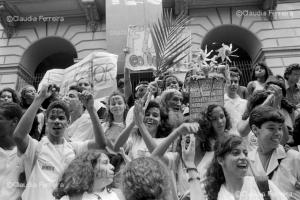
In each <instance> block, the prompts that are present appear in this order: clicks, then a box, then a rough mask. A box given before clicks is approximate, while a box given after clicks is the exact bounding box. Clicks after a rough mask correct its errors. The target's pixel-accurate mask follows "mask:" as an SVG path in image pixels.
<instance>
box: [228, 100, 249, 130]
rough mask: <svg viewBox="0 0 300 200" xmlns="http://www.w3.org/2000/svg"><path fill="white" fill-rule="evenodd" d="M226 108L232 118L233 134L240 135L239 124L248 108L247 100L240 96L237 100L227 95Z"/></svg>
mask: <svg viewBox="0 0 300 200" xmlns="http://www.w3.org/2000/svg"><path fill="white" fill-rule="evenodd" d="M224 107H225V109H226V111H227V112H228V114H229V116H230V121H231V125H232V128H231V132H233V133H236V134H238V132H237V124H238V122H239V121H240V120H241V119H242V115H243V114H244V112H245V110H246V107H247V100H245V99H242V98H241V97H240V96H239V95H237V96H236V98H234V99H232V98H229V97H228V95H227V94H225V95H224Z"/></svg>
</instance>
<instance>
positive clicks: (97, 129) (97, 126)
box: [79, 90, 107, 149]
mask: <svg viewBox="0 0 300 200" xmlns="http://www.w3.org/2000/svg"><path fill="white" fill-rule="evenodd" d="M79 99H80V100H81V102H82V103H83V105H84V106H85V107H86V109H87V111H88V113H89V115H90V117H91V120H92V125H93V132H94V136H95V141H91V142H90V143H89V144H88V149H105V147H106V145H107V141H106V138H105V135H104V131H103V128H102V126H101V123H100V120H99V118H98V115H97V111H96V109H95V107H94V98H93V95H92V93H90V92H89V91H87V90H84V91H83V92H82V93H81V94H79Z"/></svg>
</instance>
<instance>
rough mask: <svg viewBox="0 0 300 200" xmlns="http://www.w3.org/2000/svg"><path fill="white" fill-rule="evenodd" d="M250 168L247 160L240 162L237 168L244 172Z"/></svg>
mask: <svg viewBox="0 0 300 200" xmlns="http://www.w3.org/2000/svg"><path fill="white" fill-rule="evenodd" d="M248 166H249V163H248V161H247V160H243V161H238V163H237V165H236V167H237V168H239V169H242V170H247V169H248Z"/></svg>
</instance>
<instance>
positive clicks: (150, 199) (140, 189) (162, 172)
mask: <svg viewBox="0 0 300 200" xmlns="http://www.w3.org/2000/svg"><path fill="white" fill-rule="evenodd" d="M170 186H171V178H170V174H169V171H168V169H167V167H166V166H165V165H164V164H163V163H162V162H161V161H160V160H159V159H158V158H153V157H141V158H137V159H134V160H133V161H131V162H130V163H128V164H127V165H126V167H125V169H124V171H123V173H122V189H123V193H124V195H125V198H126V199H127V200H168V199H169V195H170Z"/></svg>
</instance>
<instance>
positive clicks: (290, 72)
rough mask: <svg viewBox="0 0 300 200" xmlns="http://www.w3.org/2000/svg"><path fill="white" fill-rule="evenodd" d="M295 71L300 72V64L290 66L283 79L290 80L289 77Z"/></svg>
mask: <svg viewBox="0 0 300 200" xmlns="http://www.w3.org/2000/svg"><path fill="white" fill-rule="evenodd" d="M293 70H300V65H299V64H298V63H294V64H290V65H289V66H288V67H287V68H286V69H285V71H284V74H283V77H284V78H285V80H288V75H291V74H292V72H293Z"/></svg>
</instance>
